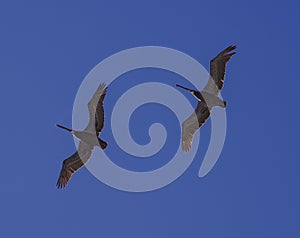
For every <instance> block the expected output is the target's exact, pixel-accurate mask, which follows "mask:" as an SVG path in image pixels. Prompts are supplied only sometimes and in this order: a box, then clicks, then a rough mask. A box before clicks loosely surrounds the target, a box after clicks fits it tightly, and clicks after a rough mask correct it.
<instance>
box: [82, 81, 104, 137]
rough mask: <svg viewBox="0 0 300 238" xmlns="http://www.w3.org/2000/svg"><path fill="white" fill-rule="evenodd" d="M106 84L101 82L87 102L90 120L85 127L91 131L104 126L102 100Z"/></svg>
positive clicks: (93, 131)
mask: <svg viewBox="0 0 300 238" xmlns="http://www.w3.org/2000/svg"><path fill="white" fill-rule="evenodd" d="M106 90H107V87H106V84H105V83H101V84H100V85H99V87H98V88H97V90H96V92H95V93H94V95H93V97H92V99H91V100H90V101H89V103H88V109H89V115H90V121H89V123H88V125H87V127H86V128H85V130H86V131H90V132H92V133H95V132H100V131H101V130H102V129H103V126H104V108H103V101H104V97H105V95H106Z"/></svg>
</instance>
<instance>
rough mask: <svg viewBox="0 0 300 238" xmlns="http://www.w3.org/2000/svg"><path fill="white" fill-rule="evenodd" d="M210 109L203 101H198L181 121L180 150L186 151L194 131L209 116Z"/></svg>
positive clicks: (190, 144)
mask: <svg viewBox="0 0 300 238" xmlns="http://www.w3.org/2000/svg"><path fill="white" fill-rule="evenodd" d="M209 115H210V111H209V108H208V107H207V105H206V104H205V103H204V102H199V103H198V105H197V107H196V109H195V111H194V112H193V113H192V114H191V115H190V116H189V117H188V118H187V119H186V120H185V121H184V122H183V123H182V139H181V140H182V144H181V145H182V150H183V151H185V152H188V151H189V150H190V149H191V147H192V143H193V138H194V135H195V133H196V131H197V130H198V129H199V128H200V127H201V126H202V125H203V124H204V123H205V121H206V120H207V119H208V118H209Z"/></svg>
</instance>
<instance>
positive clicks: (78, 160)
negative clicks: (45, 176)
mask: <svg viewBox="0 0 300 238" xmlns="http://www.w3.org/2000/svg"><path fill="white" fill-rule="evenodd" d="M92 151H93V147H91V146H89V145H87V144H85V143H84V142H80V143H79V146H78V150H77V151H76V152H75V153H74V154H73V155H71V156H70V157H69V158H68V159H65V160H64V161H63V164H62V168H61V171H60V174H59V178H58V180H57V183H56V186H57V188H63V187H65V186H66V185H67V184H68V182H69V180H70V178H71V176H72V174H73V173H75V172H76V171H77V170H78V169H80V168H81V167H82V166H83V165H84V164H85V163H86V162H87V161H88V160H89V158H90V157H91V155H92Z"/></svg>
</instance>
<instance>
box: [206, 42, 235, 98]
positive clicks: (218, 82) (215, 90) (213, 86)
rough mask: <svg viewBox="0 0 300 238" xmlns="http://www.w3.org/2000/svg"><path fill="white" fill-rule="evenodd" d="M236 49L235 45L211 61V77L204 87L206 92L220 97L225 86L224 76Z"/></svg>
mask: <svg viewBox="0 0 300 238" xmlns="http://www.w3.org/2000/svg"><path fill="white" fill-rule="evenodd" d="M235 49H236V46H235V45H231V46H229V47H227V48H226V49H225V50H223V51H222V52H220V53H219V54H218V55H217V56H216V57H215V58H213V59H212V60H211V61H210V77H209V79H208V83H207V84H206V86H205V87H204V89H203V90H204V91H207V92H209V93H211V94H214V95H218V94H219V92H220V91H221V89H222V88H223V85H224V76H225V71H226V64H227V62H228V61H229V60H230V58H231V57H232V56H233V55H234V54H235V53H236V52H231V51H233V50H235Z"/></svg>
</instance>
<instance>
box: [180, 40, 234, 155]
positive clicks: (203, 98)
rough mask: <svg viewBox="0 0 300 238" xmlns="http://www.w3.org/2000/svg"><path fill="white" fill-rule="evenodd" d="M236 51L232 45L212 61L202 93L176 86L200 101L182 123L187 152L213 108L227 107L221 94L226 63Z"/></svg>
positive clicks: (184, 145) (184, 144)
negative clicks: (220, 96)
mask: <svg viewBox="0 0 300 238" xmlns="http://www.w3.org/2000/svg"><path fill="white" fill-rule="evenodd" d="M235 49H236V46H235V45H231V46H229V47H227V48H226V49H225V50H223V51H221V52H220V53H219V54H218V55H217V56H216V57H215V58H213V59H212V60H211V61H210V76H209V79H208V82H207V84H206V86H205V87H204V88H203V90H202V91H200V92H199V91H196V90H192V89H189V88H186V87H183V86H181V85H179V84H176V86H177V87H180V88H183V89H185V90H187V91H188V92H190V93H191V94H193V95H194V96H195V97H196V98H197V100H198V104H197V107H196V109H195V111H194V112H193V113H192V114H191V115H190V116H189V117H188V118H187V119H186V120H185V121H184V122H183V123H182V143H181V146H182V149H183V151H185V152H188V151H189V150H190V149H191V147H192V142H193V138H194V135H195V133H196V131H197V130H198V129H199V128H200V127H201V126H202V125H203V124H204V123H205V122H206V120H207V119H208V118H209V116H210V111H211V110H212V108H213V107H215V106H219V107H222V108H225V107H226V104H227V103H226V101H223V100H222V99H221V98H219V94H220V91H221V89H222V88H223V84H224V76H225V69H226V63H227V62H228V61H229V60H230V58H231V57H232V56H233V55H234V54H235V53H236V52H232V51H233V50H235Z"/></svg>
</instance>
